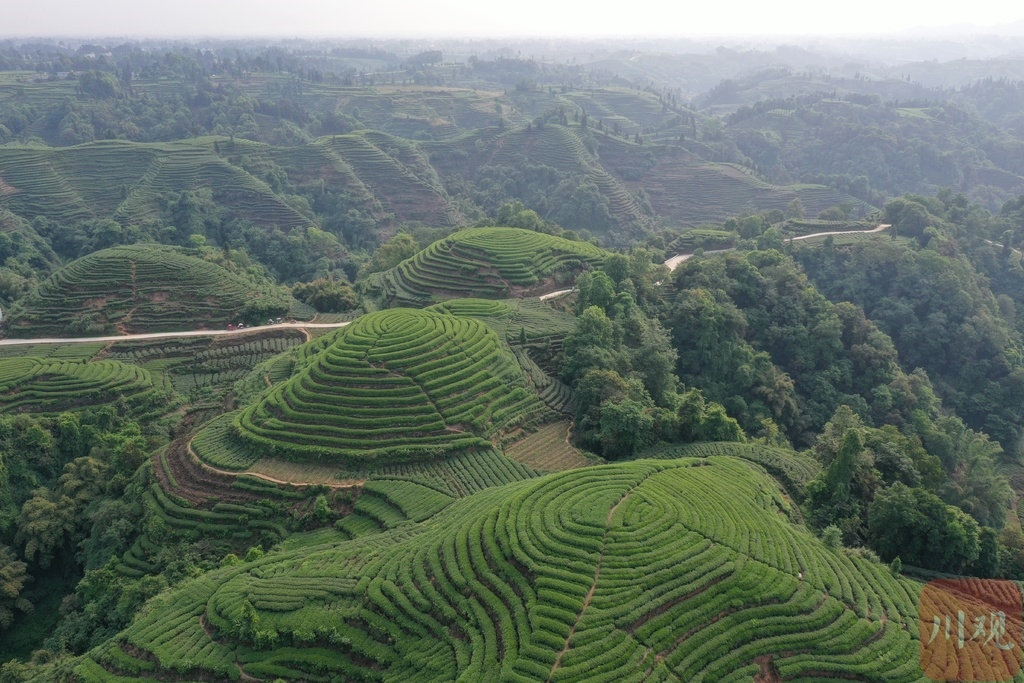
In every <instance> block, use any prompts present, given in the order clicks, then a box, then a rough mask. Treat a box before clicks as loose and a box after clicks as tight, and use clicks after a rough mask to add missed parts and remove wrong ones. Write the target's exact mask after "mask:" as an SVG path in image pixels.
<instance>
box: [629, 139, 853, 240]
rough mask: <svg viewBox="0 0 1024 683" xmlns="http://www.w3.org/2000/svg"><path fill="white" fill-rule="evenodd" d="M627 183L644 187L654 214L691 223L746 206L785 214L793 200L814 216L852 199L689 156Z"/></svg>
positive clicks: (733, 212) (666, 160)
mask: <svg viewBox="0 0 1024 683" xmlns="http://www.w3.org/2000/svg"><path fill="white" fill-rule="evenodd" d="M626 185H627V186H630V187H634V186H635V187H636V188H640V187H642V188H643V189H644V191H645V192H647V195H648V197H649V198H650V202H651V206H652V207H654V210H655V212H657V213H658V214H659V215H665V216H671V217H673V218H675V219H676V220H679V221H680V222H682V223H683V224H686V225H701V224H704V223H721V222H723V221H725V220H726V219H728V218H729V217H731V216H734V215H736V214H737V213H738V212H737V207H741V206H750V207H756V208H757V209H758V210H761V211H764V210H768V209H779V210H785V209H786V206H787V205H788V204H789V203H790V202H792V201H793V200H794V199H799V200H800V201H801V202H803V204H804V206H806V207H807V213H808V214H809V215H816V214H818V213H819V212H821V211H824V210H825V209H828V208H830V207H833V206H836V205H837V204H840V203H842V202H844V201H847V200H850V199H851V198H850V197H849V196H847V195H845V194H843V193H842V192H839V191H838V190H834V189H832V188H829V187H825V186H823V185H791V186H778V185H771V184H769V183H766V182H765V181H763V180H761V179H760V178H758V177H757V176H756V175H754V173H753V172H752V171H750V170H748V169H745V168H743V167H742V166H737V165H733V164H718V163H705V162H701V161H697V160H694V159H690V158H687V156H686V155H678V156H674V157H668V156H666V157H665V158H663V159H662V160H661V162H660V163H658V164H657V165H655V166H653V167H652V168H651V169H649V171H647V172H646V173H645V174H644V176H643V178H641V179H638V180H637V181H635V183H626ZM856 203H857V204H858V205H862V204H863V202H859V201H858V202H856ZM864 206H865V208H866V209H870V207H867V205H864Z"/></svg>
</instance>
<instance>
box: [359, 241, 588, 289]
mask: <svg viewBox="0 0 1024 683" xmlns="http://www.w3.org/2000/svg"><path fill="white" fill-rule="evenodd" d="M606 256H607V253H606V252H604V251H602V250H601V249H599V248H598V247H595V246H594V245H592V244H590V243H588V242H573V241H570V240H566V239H563V238H561V237H554V236H552V235H545V234H543V233H538V232H532V231H530V230H521V229H518V228H470V229H467V230H460V231H459V232H456V233H454V234H452V235H450V236H449V237H446V238H445V239H443V240H439V241H437V242H434V243H433V244H431V245H430V246H428V247H427V248H426V249H424V250H422V251H420V252H419V253H417V254H416V255H415V256H413V257H412V258H409V259H406V260H405V261H403V262H402V263H400V264H399V265H398V266H397V267H395V268H394V269H392V270H390V271H386V272H385V273H379V274H376V275H374V276H372V277H371V278H370V279H369V281H368V286H369V288H370V289H371V290H379V291H380V292H381V293H382V294H383V296H384V297H385V298H386V299H389V300H397V301H409V302H423V301H427V300H429V299H431V298H435V299H450V298H460V297H481V298H506V297H509V296H514V295H515V296H519V295H521V294H522V293H523V292H524V291H525V290H529V289H531V288H538V287H540V288H542V287H543V286H544V284H545V282H544V281H545V280H546V279H547V278H548V277H549V276H551V275H552V274H554V273H555V272H556V271H564V272H565V273H566V278H565V279H566V282H569V281H571V280H572V276H573V275H574V274H575V273H577V272H579V271H580V270H582V269H584V268H598V267H600V266H601V265H602V264H603V263H604V259H605V257H606Z"/></svg>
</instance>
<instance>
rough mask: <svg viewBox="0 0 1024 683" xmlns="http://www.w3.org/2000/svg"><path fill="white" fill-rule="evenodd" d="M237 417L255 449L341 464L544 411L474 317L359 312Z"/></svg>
mask: <svg viewBox="0 0 1024 683" xmlns="http://www.w3.org/2000/svg"><path fill="white" fill-rule="evenodd" d="M325 343H326V344H329V345H328V346H327V347H326V349H325V350H323V351H322V352H320V353H317V354H316V355H313V356H311V358H310V360H309V361H308V362H303V361H302V360H300V361H299V364H300V366H301V369H300V370H299V372H298V373H297V374H296V375H295V376H294V377H292V378H291V379H290V380H288V381H287V382H284V383H282V384H279V385H276V386H274V387H273V388H271V389H269V390H268V391H267V393H266V394H265V395H264V396H263V397H262V399H261V400H259V401H258V402H257V403H255V404H253V405H250V406H249V407H247V408H245V409H244V410H243V411H242V412H241V413H240V414H239V415H238V416H237V417H236V418H235V428H236V429H237V430H238V435H239V438H240V439H242V442H243V443H247V444H248V445H249V446H250V447H252V448H254V449H255V450H256V451H257V452H259V453H260V454H261V455H270V456H279V457H285V458H289V459H296V458H297V459H301V460H312V461H319V460H324V459H326V460H335V461H337V462H338V463H339V465H344V464H349V465H351V464H354V463H360V462H365V461H376V460H381V461H387V460H392V459H397V460H403V459H423V458H429V457H437V456H438V455H440V454H442V453H449V452H452V451H457V450H460V449H465V448H474V447H488V446H490V442H489V441H488V440H487V439H489V438H490V437H492V436H493V435H495V434H497V433H499V432H501V431H502V430H505V429H508V428H510V427H512V426H515V425H519V424H525V423H530V422H532V421H535V420H537V419H544V417H545V416H546V415H547V414H548V411H547V409H546V408H545V407H544V405H543V404H542V403H541V402H540V400H539V399H538V398H537V396H536V394H534V393H533V392H531V391H529V390H528V389H527V388H526V386H525V383H524V381H523V379H522V377H521V375H520V372H519V367H518V364H517V363H516V361H515V359H514V357H513V356H512V354H511V353H510V352H509V351H508V350H507V349H506V348H504V347H503V344H502V342H501V340H500V339H499V338H498V336H497V335H496V334H495V333H494V332H493V331H492V330H490V329H489V328H488V327H487V326H486V325H484V324H483V323H481V322H479V321H477V320H474V319H471V318H458V317H455V316H451V315H444V314H438V313H432V312H428V311H420V310H410V309H394V310H390V311H382V312H378V313H372V314H369V315H365V316H363V317H361V318H359V319H358V320H356V321H355V322H354V323H352V324H351V325H350V326H348V327H346V328H344V329H342V330H340V331H339V332H337V333H335V334H334V335H332V336H330V337H328V341H327V342H325Z"/></svg>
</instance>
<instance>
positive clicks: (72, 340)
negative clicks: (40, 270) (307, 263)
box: [0, 321, 351, 346]
mask: <svg viewBox="0 0 1024 683" xmlns="http://www.w3.org/2000/svg"><path fill="white" fill-rule="evenodd" d="M350 323H351V321H349V322H344V323H280V324H278V325H260V326H258V327H246V328H244V329H241V330H189V331H186V332H147V333H144V334H119V335H111V336H109V337H47V338H45V339H0V346H22V345H25V344H84V343H87V342H119V341H132V340H137V339H168V338H173V337H220V336H224V335H229V334H249V333H251V332H266V331H267V330H281V329H285V330H305V329H307V328H336V327H345V326H346V325H349V324H350Z"/></svg>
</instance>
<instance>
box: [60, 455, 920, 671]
mask: <svg viewBox="0 0 1024 683" xmlns="http://www.w3.org/2000/svg"><path fill="white" fill-rule="evenodd" d="M424 502H425V503H426V502H429V501H424ZM441 503H443V501H440V500H439V501H438V502H437V504H433V505H432V507H434V508H436V507H438V505H440V504H441ZM786 505H787V504H786V503H785V501H784V499H783V497H782V496H781V493H780V492H779V490H778V488H777V486H776V485H775V484H774V482H772V481H771V479H769V478H768V477H767V476H765V474H764V473H763V471H761V470H759V469H758V468H757V467H756V466H754V465H751V464H749V463H747V462H744V461H741V460H736V459H733V458H728V457H709V458H703V459H700V458H692V459H685V460H675V461H650V460H648V461H640V462H634V463H627V464H620V465H609V466H601V467H593V468H584V469H582V470H574V471H570V472H563V473H559V474H553V475H549V476H546V477H544V478H541V479H535V480H531V481H525V482H520V483H515V484H510V485H508V486H504V487H499V488H495V489H488V490H485V491H483V492H481V493H478V494H476V495H473V496H470V497H468V498H465V499H463V500H461V501H455V502H451V503H449V504H447V505H446V506H445V508H444V510H443V511H441V512H440V513H439V514H437V515H435V516H434V517H433V518H431V521H430V522H429V523H427V524H417V523H415V522H413V523H411V524H410V523H406V524H403V525H401V526H398V527H395V528H394V529H393V530H391V531H387V532H385V533H384V534H377V535H375V536H373V537H372V538H369V539H365V540H364V539H359V538H356V539H355V540H351V541H344V542H341V543H333V544H330V543H327V544H324V545H320V546H313V547H309V546H307V547H306V548H304V549H301V550H291V551H289V550H287V549H286V550H283V551H280V552H277V553H272V554H270V555H268V556H266V557H264V558H262V559H260V560H256V561H253V562H249V563H245V564H243V565H239V566H234V567H227V568H224V569H220V570H217V571H214V572H210V573H208V574H206V575H204V576H202V577H200V578H199V579H196V580H194V581H192V582H191V583H188V584H186V585H185V586H183V587H182V588H180V589H179V590H177V591H175V592H174V593H172V594H168V595H162V596H160V597H157V598H156V599H155V600H153V601H152V602H151V603H150V605H149V607H148V608H147V610H146V611H145V612H144V614H143V616H142V617H141V618H140V619H139V620H137V621H136V622H135V623H134V624H133V625H132V626H131V627H129V628H128V629H127V630H126V631H125V632H124V633H122V634H121V635H119V636H118V637H116V638H115V639H114V640H112V641H110V642H109V643H107V644H106V645H103V646H101V647H99V648H97V649H95V650H93V651H92V652H91V653H90V655H89V656H88V657H86V658H85V659H83V660H82V661H81V662H80V663H78V664H77V667H76V669H75V673H76V676H77V677H78V679H79V680H80V681H83V683H92V682H94V681H95V682H99V681H114V680H117V681H131V680H163V681H196V680H215V679H231V680H238V679H240V678H241V679H246V680H249V679H250V677H252V678H260V679H271V680H272V679H282V680H285V681H300V680H301V681H308V680H332V677H333V678H334V679H339V680H377V681H453V680H464V681H498V680H502V681H549V682H553V681H588V682H591V683H592V682H595V681H616V682H618V681H640V680H648V681H673V682H674V681H722V680H727V681H742V680H747V681H749V680H751V679H752V678H753V679H755V680H844V679H854V680H870V681H882V680H884V681H917V680H925V679H924V678H923V675H922V672H921V670H920V664H919V661H918V643H917V637H918V628H919V627H918V623H917V619H916V617H917V606H916V604H915V602H916V596H917V594H918V591H919V589H920V584H917V583H914V582H912V581H910V580H907V579H895V578H893V577H892V575H891V574H890V573H889V571H888V569H887V568H886V567H883V566H880V565H877V564H873V563H871V562H869V561H866V560H863V559H860V558H856V557H850V556H847V555H845V554H842V553H838V552H834V551H831V550H829V549H827V548H825V547H824V546H823V545H822V544H821V543H820V542H819V541H818V540H817V539H815V538H814V537H813V536H812V535H811V534H810V533H808V532H807V531H806V530H804V529H803V528H802V527H798V526H795V525H793V524H792V523H791V522H790V521H788V518H787V516H786V515H785V514H780V512H781V513H785V511H786ZM407 516H410V515H407ZM412 518H413V519H416V516H415V515H413V516H412ZM755 677H756V678H755Z"/></svg>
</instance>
